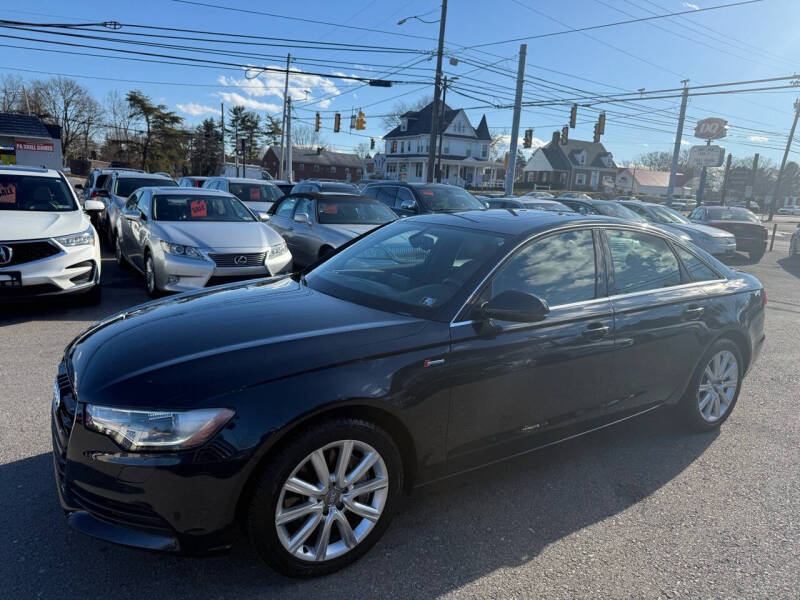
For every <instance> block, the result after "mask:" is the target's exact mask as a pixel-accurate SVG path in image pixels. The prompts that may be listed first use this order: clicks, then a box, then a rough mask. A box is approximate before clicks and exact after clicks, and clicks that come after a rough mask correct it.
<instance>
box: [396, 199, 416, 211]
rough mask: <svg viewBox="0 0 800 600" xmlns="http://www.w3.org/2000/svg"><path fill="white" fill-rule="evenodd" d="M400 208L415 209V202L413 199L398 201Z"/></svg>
mask: <svg viewBox="0 0 800 600" xmlns="http://www.w3.org/2000/svg"><path fill="white" fill-rule="evenodd" d="M400 209H401V210H411V211H415V210H417V204H416V203H415V202H414V201H413V200H407V199H406V200H403V201H402V202H401V203H400Z"/></svg>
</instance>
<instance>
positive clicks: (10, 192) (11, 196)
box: [0, 183, 17, 204]
mask: <svg viewBox="0 0 800 600" xmlns="http://www.w3.org/2000/svg"><path fill="white" fill-rule="evenodd" d="M16 203H17V186H16V185H14V184H13V183H9V184H7V185H3V184H0V204H16Z"/></svg>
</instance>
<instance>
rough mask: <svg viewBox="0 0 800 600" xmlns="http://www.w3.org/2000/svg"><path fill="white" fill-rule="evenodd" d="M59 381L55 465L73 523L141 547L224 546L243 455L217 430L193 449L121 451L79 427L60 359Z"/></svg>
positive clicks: (197, 550)
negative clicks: (147, 451)
mask: <svg viewBox="0 0 800 600" xmlns="http://www.w3.org/2000/svg"><path fill="white" fill-rule="evenodd" d="M58 382H59V385H58V386H57V387H58V390H59V391H58V392H54V394H55V393H59V394H60V398H59V404H58V405H57V408H56V409H55V410H53V411H51V425H52V436H53V469H54V474H55V481H56V489H57V492H58V498H59V502H60V504H61V507H62V509H63V510H64V512H65V514H66V516H67V523H68V524H69V525H70V526H71V527H73V528H74V529H76V530H78V531H81V532H82V533H86V534H88V535H91V536H93V537H97V538H100V539H103V540H106V541H109V542H114V543H117V544H122V545H126V546H132V547H136V548H143V549H147V550H160V551H168V552H177V553H182V554H194V555H197V554H209V553H218V552H224V551H226V550H228V549H230V547H231V545H232V543H233V540H234V539H235V535H236V527H235V516H236V504H237V500H238V498H239V495H240V494H241V491H242V488H243V486H244V483H245V481H246V476H247V474H248V471H247V468H246V467H247V458H249V455H248V457H241V456H238V455H236V454H235V452H234V450H233V445H232V444H231V443H230V442H228V441H227V440H226V439H225V437H224V436H223V435H221V434H220V435H218V436H217V438H215V439H213V440H211V441H210V442H209V443H208V444H206V445H205V446H203V447H201V448H200V449H196V450H193V451H185V452H178V453H173V454H164V453H161V454H150V455H146V454H132V453H127V452H124V451H122V450H121V449H120V448H119V447H117V446H116V445H114V443H113V442H112V441H111V440H110V439H109V438H107V437H106V436H104V435H101V434H98V433H95V432H93V431H91V430H89V429H87V428H85V427H84V426H83V419H82V416H81V415H82V407H81V406H80V405H79V404H78V403H77V401H76V399H75V396H74V393H73V392H72V388H71V384H70V383H69V379H68V377H66V374H65V371H64V367H63V364H62V367H61V368H60V369H59V378H58ZM53 405H54V406H56V402H55V401H54V403H53ZM70 407H71V408H70ZM70 410H71V411H72V413H71V414H70Z"/></svg>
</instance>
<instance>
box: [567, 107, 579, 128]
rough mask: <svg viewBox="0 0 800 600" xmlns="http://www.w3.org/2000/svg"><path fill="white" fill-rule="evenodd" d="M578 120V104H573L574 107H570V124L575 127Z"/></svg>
mask: <svg viewBox="0 0 800 600" xmlns="http://www.w3.org/2000/svg"><path fill="white" fill-rule="evenodd" d="M577 121H578V105H577V104H573V105H572V108H571V109H569V126H570V128H572V129H575V124H576V123H577Z"/></svg>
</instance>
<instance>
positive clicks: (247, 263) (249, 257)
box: [208, 252, 267, 267]
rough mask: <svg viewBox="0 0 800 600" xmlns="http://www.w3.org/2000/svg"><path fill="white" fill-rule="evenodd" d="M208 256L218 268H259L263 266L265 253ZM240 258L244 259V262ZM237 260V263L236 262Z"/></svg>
mask: <svg viewBox="0 0 800 600" xmlns="http://www.w3.org/2000/svg"><path fill="white" fill-rule="evenodd" d="M208 256H209V257H210V258H211V260H213V261H214V263H215V264H216V265H217V266H218V267H261V266H263V265H264V259H265V258H266V256H267V253H266V252H255V253H250V254H245V253H242V254H209V255H208ZM242 257H244V260H243V259H242ZM237 260H238V261H239V262H236V261H237Z"/></svg>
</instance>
